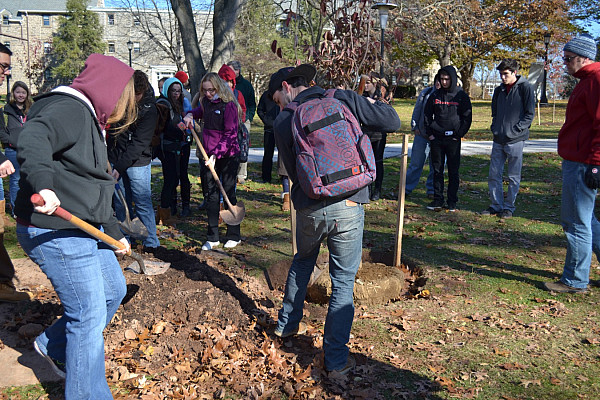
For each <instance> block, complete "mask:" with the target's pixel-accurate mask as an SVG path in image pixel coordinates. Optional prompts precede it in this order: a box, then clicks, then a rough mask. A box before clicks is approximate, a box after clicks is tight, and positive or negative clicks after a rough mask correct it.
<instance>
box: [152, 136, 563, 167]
mask: <svg viewBox="0 0 600 400" xmlns="http://www.w3.org/2000/svg"><path fill="white" fill-rule="evenodd" d="M492 143H493V142H492V141H482V142H470V141H463V142H462V147H461V154H462V155H463V156H472V155H480V154H488V155H489V154H491V152H492ZM411 151H412V142H410V143H409V144H408V156H409V157H410V156H411ZM523 151H524V152H525V153H552V152H556V139H538V140H527V141H525V147H524V149H523ZM195 153H196V151H195V149H192V155H191V156H190V164H198V158H197V157H196V154H195ZM263 155H264V149H263V148H261V147H252V148H250V151H249V153H248V162H251V163H260V162H262V158H263ZM401 155H402V143H392V144H388V145H386V146H385V152H384V153H383V156H384V157H385V158H390V157H400V156H401ZM274 159H275V160H276V159H277V150H275V155H274ZM152 165H160V161H159V160H158V159H155V160H154V161H152Z"/></svg>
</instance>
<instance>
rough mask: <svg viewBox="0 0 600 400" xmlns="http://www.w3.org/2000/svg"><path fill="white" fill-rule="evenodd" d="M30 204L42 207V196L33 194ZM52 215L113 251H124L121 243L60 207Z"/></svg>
mask: <svg viewBox="0 0 600 400" xmlns="http://www.w3.org/2000/svg"><path fill="white" fill-rule="evenodd" d="M31 202H32V203H33V204H34V205H36V206H43V205H44V199H43V198H42V196H40V195H39V194H37V193H34V194H32V195H31ZM52 215H56V216H58V217H60V218H62V219H64V220H65V221H67V222H70V223H71V224H72V225H73V226H75V227H76V228H79V229H81V230H82V231H84V232H86V233H88V234H90V235H91V236H93V237H95V238H96V239H98V240H101V241H103V242H104V243H106V244H107V245H109V246H111V247H112V248H114V249H119V250H123V249H125V245H124V244H123V243H121V242H119V241H118V240H116V239H114V238H112V237H110V236H108V235H107V234H106V233H104V232H102V231H101V230H100V229H97V228H96V227H94V226H93V225H90V224H88V223H87V222H85V221H84V220H82V219H80V218H78V217H76V216H74V215H73V214H71V213H70V212H68V211H67V210H65V209H64V208H62V207H58V208H57V209H56V211H54V213H53V214H52ZM127 255H128V256H131V249H130V250H129V252H128V253H127Z"/></svg>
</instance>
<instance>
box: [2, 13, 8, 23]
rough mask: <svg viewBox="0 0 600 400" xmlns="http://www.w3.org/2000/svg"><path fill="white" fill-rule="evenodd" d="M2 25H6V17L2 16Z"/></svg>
mask: <svg viewBox="0 0 600 400" xmlns="http://www.w3.org/2000/svg"><path fill="white" fill-rule="evenodd" d="M2 24H3V25H8V15H3V16H2Z"/></svg>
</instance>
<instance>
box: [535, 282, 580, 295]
mask: <svg viewBox="0 0 600 400" xmlns="http://www.w3.org/2000/svg"><path fill="white" fill-rule="evenodd" d="M544 289H545V290H548V291H549V292H555V293H587V288H576V287H573V286H569V285H567V284H564V283H562V282H561V281H556V282H544Z"/></svg>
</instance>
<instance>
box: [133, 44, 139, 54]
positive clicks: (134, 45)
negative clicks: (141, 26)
mask: <svg viewBox="0 0 600 400" xmlns="http://www.w3.org/2000/svg"><path fill="white" fill-rule="evenodd" d="M133 52H134V53H139V52H140V42H133Z"/></svg>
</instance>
